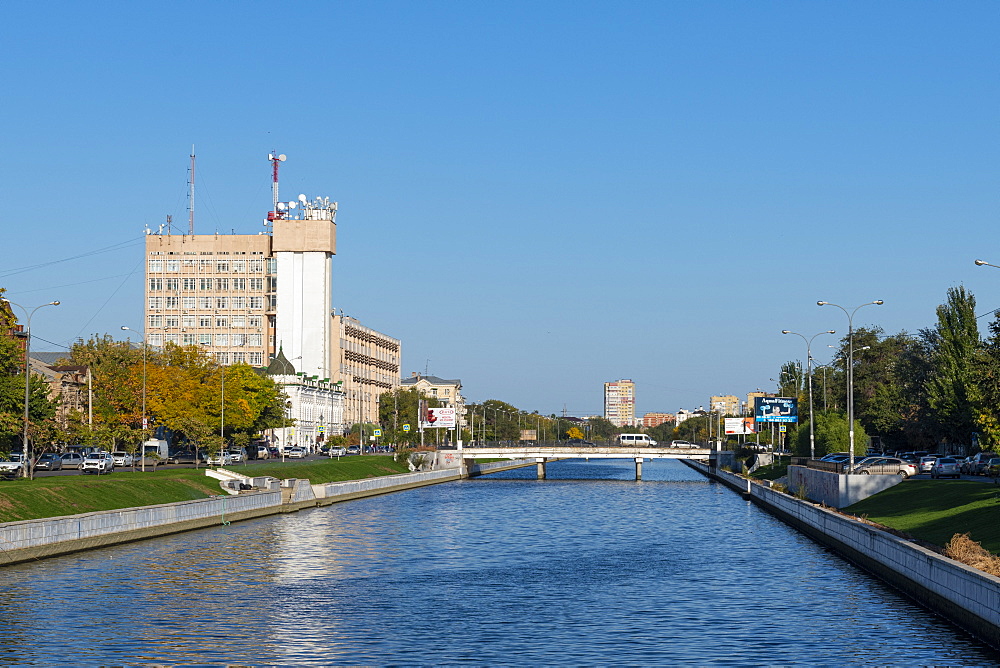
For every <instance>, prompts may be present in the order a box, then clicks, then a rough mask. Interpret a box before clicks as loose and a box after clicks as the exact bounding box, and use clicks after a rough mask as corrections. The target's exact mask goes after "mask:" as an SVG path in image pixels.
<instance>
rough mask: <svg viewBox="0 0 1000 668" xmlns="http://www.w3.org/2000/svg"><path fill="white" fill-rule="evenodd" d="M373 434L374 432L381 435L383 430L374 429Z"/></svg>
mask: <svg viewBox="0 0 1000 668" xmlns="http://www.w3.org/2000/svg"><path fill="white" fill-rule="evenodd" d="M372 434H374V435H375V436H381V435H382V430H381V429H376V430H374V431H373V432H372Z"/></svg>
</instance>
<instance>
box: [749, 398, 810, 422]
mask: <svg viewBox="0 0 1000 668" xmlns="http://www.w3.org/2000/svg"><path fill="white" fill-rule="evenodd" d="M753 419H754V420H756V421H757V422H798V421H799V400H798V399H796V398H793V397H755V398H754V401H753Z"/></svg>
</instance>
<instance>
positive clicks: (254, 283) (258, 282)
mask: <svg viewBox="0 0 1000 668" xmlns="http://www.w3.org/2000/svg"><path fill="white" fill-rule="evenodd" d="M250 289H251V290H252V291H253V292H261V291H263V289H264V279H263V278H251V279H250Z"/></svg>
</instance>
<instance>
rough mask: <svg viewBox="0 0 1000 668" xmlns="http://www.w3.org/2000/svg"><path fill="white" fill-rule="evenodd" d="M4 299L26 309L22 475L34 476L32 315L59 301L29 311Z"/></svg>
mask: <svg viewBox="0 0 1000 668" xmlns="http://www.w3.org/2000/svg"><path fill="white" fill-rule="evenodd" d="M2 299H3V301H5V302H7V303H8V304H10V305H11V306H16V307H18V308H19V309H21V310H22V311H24V316H25V317H24V450H23V453H24V455H23V458H22V460H21V466H23V467H24V471H23V473H22V477H24V478H29V479H30V478H33V477H34V476H33V471H32V466H31V462H29V461H28V401H29V399H30V397H29V393H30V391H31V383H30V382H29V380H30V364H31V361H30V360H31V316H33V315H35V311H37V310H38V309H40V308H43V307H45V306H59V302H57V301H56V302H48V303H47V304H42V305H40V306H36V307H35V308H33V309H31V311H28V309H27V308H25V307H24V306H21V305H20V304H16V303H14V302H12V301H11V300H9V299H7V298H5V297H4V298H2Z"/></svg>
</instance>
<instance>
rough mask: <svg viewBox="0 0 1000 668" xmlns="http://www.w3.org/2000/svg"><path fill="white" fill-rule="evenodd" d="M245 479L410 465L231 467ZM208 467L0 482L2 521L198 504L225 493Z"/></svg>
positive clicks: (359, 462)
mask: <svg viewBox="0 0 1000 668" xmlns="http://www.w3.org/2000/svg"><path fill="white" fill-rule="evenodd" d="M230 469H231V470H232V471H234V472H236V473H240V474H243V475H246V476H247V477H264V476H267V477H272V478H277V479H288V478H297V479H306V480H309V481H310V482H312V483H316V484H322V483H329V482H340V481H346V480H362V479H367V478H377V477H382V476H387V475H397V474H400V473H407V472H408V471H409V468H408V466H407V464H406V462H397V461H395V460H394V459H393V457H392V456H389V455H363V456H356V457H343V458H340V459H324V460H311V461H301V460H298V461H295V462H291V461H287V462H278V461H261V462H250V463H248V464H239V465H235V466H231V467H230ZM221 491H222V490H221V488H220V487H219V482H218V480H215V479H213V478H209V477H207V476H206V475H205V469H204V468H202V469H161V470H158V471H146V472H141V471H135V472H133V471H130V470H126V469H117V470H116V471H115V472H114V473H112V474H110V475H102V476H94V475H63V476H45V477H41V478H35V479H34V480H21V479H18V480H8V481H3V482H0V523H4V522H18V521H24V520H36V519H44V518H48V517H60V516H63V515H77V514H81V513H92V512H100V511H106V510H120V509H123V508H135V507H138V506H153V505H159V504H164V503H177V502H181V501H195V500H198V499H207V498H209V497H213V496H217V495H219V494H220V493H221Z"/></svg>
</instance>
